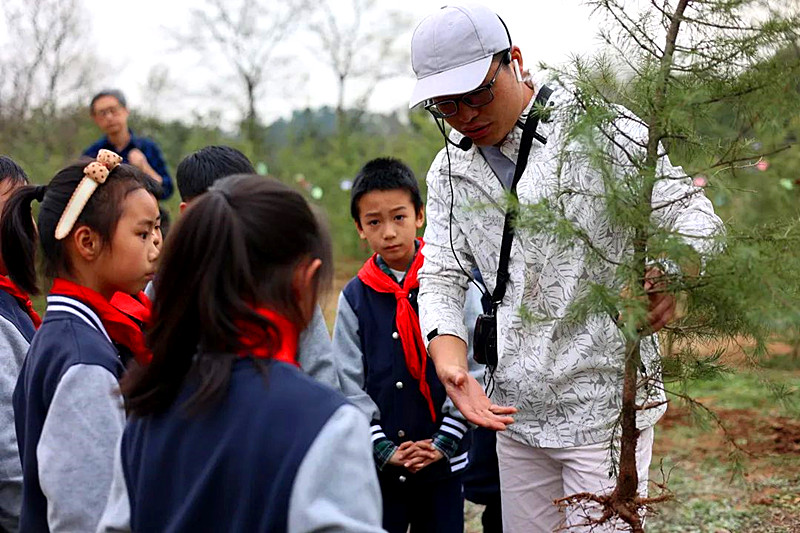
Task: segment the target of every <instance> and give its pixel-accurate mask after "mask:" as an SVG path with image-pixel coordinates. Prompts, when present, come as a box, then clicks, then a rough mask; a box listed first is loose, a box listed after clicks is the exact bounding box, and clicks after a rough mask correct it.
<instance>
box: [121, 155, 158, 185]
mask: <svg viewBox="0 0 800 533" xmlns="http://www.w3.org/2000/svg"><path fill="white" fill-rule="evenodd" d="M128 161H129V162H130V164H131V165H133V166H135V167H136V168H138V169H139V170H141V171H142V172H144V173H145V174H147V175H148V176H150V177H151V178H153V179H154V180H156V181H157V182H158V183H161V182H162V181H164V178H162V177H161V176H160V175H159V173H158V172H156V171H155V170H153V167H151V166H150V163H149V162H148V161H147V156H146V155H144V154H143V153H142V151H141V150H139V149H138V148H133V149H131V151H130V152H128Z"/></svg>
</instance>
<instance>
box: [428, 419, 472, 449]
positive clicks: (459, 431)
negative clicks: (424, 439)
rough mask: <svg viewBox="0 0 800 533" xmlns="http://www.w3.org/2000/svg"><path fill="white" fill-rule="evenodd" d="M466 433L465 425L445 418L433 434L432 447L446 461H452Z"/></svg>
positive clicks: (457, 420)
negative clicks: (440, 453)
mask: <svg viewBox="0 0 800 533" xmlns="http://www.w3.org/2000/svg"><path fill="white" fill-rule="evenodd" d="M466 432H467V424H466V422H465V421H463V420H459V419H457V418H454V417H452V416H447V415H446V416H445V417H444V419H443V420H442V424H441V425H440V426H439V430H438V431H437V432H436V433H434V434H433V446H434V447H435V448H436V449H437V450H439V451H440V452H442V454H443V455H444V456H445V457H447V458H448V459H452V458H453V456H454V455H455V453H456V452H457V451H458V448H459V446H460V445H461V439H463V438H464V434H465V433H466Z"/></svg>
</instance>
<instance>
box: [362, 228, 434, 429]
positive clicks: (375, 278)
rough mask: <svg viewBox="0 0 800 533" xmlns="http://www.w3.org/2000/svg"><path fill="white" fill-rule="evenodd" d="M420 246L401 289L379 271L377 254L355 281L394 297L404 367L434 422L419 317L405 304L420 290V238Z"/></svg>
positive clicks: (390, 278) (425, 352)
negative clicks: (417, 386)
mask: <svg viewBox="0 0 800 533" xmlns="http://www.w3.org/2000/svg"><path fill="white" fill-rule="evenodd" d="M419 243H420V244H419V249H418V250H417V253H416V255H415V256H414V260H413V261H412V262H411V266H410V267H409V269H408V272H406V276H405V278H403V285H402V286H401V285H399V284H398V283H397V281H395V280H394V279H393V278H392V277H390V276H389V275H388V274H386V273H385V272H384V271H382V270H381V269H380V267H379V266H378V265H377V263H376V262H375V259H376V258H377V254H373V255H372V257H370V258H369V259H368V260H367V262H366V263H364V266H362V267H361V270H359V271H358V278H359V279H360V280H361V281H362V282H364V284H365V285H366V286H367V287H369V288H371V289H372V290H374V291H377V292H381V293H389V294H394V296H395V299H396V300H397V320H396V323H397V332H398V334H399V335H400V342H401V344H402V345H403V353H404V355H405V359H406V367H407V368H408V372H409V373H410V374H411V377H413V378H414V379H416V380H417V381H419V391H420V392H421V393H422V396H423V397H424V398H425V401H426V402H427V404H428V409H429V410H430V413H431V419H432V420H433V421H434V422H436V409H435V408H434V407H433V399H432V397H431V388H430V385H428V381H427V379H426V376H427V374H426V370H427V363H428V352H427V351H426V350H425V343H424V342H423V341H422V331H421V330H420V327H419V317H418V316H417V313H416V311H414V307H413V306H412V305H411V302H409V301H408V295H409V294H410V292H411V290H412V289H416V288H417V287H419V279H418V278H417V274H418V272H419V269H420V267H421V266H422V263H423V261H424V257H423V255H422V247H423V246H425V243H424V242H423V241H422V239H420V241H419Z"/></svg>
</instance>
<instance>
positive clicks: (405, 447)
mask: <svg viewBox="0 0 800 533" xmlns="http://www.w3.org/2000/svg"><path fill="white" fill-rule="evenodd" d="M415 448H416V443H415V442H414V441H413V440H407V441H405V442H404V443H402V444H401V445H400V446H398V447H397V449H396V450H395V452H394V453H393V454H392V456H391V457H390V458H389V460H388V461H387V462H386V464H389V465H392V466H403V465H404V463H405V462H406V461H407V460H408V458H409V456H410V455H411V452H413V451H414V449H415Z"/></svg>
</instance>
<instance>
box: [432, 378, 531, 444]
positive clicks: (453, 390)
mask: <svg viewBox="0 0 800 533" xmlns="http://www.w3.org/2000/svg"><path fill="white" fill-rule="evenodd" d="M436 373H437V374H438V375H439V380H440V381H441V382H442V384H443V385H444V387H445V389H446V390H447V395H448V396H449V397H450V399H451V400H453V403H454V404H455V405H456V407H457V408H458V410H459V411H461V414H462V415H464V417H465V418H466V419H467V420H469V421H470V422H472V423H473V424H477V425H479V426H483V427H485V428H489V429H493V430H495V431H503V430H504V429H506V426H508V425H509V424H513V423H514V419H513V418H512V417H510V416H508V415H512V414H514V413H516V412H517V410H516V408H514V407H503V406H500V405H495V404H493V403H492V402H491V400H489V398H488V397H487V396H486V393H485V392H484V391H483V387H481V385H480V383H478V381H477V380H476V379H475V378H473V377H472V376H470V374H469V372H467V370H466V369H465V368H463V367H461V366H458V365H448V366H441V367H440V366H439V365H437V366H436Z"/></svg>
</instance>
